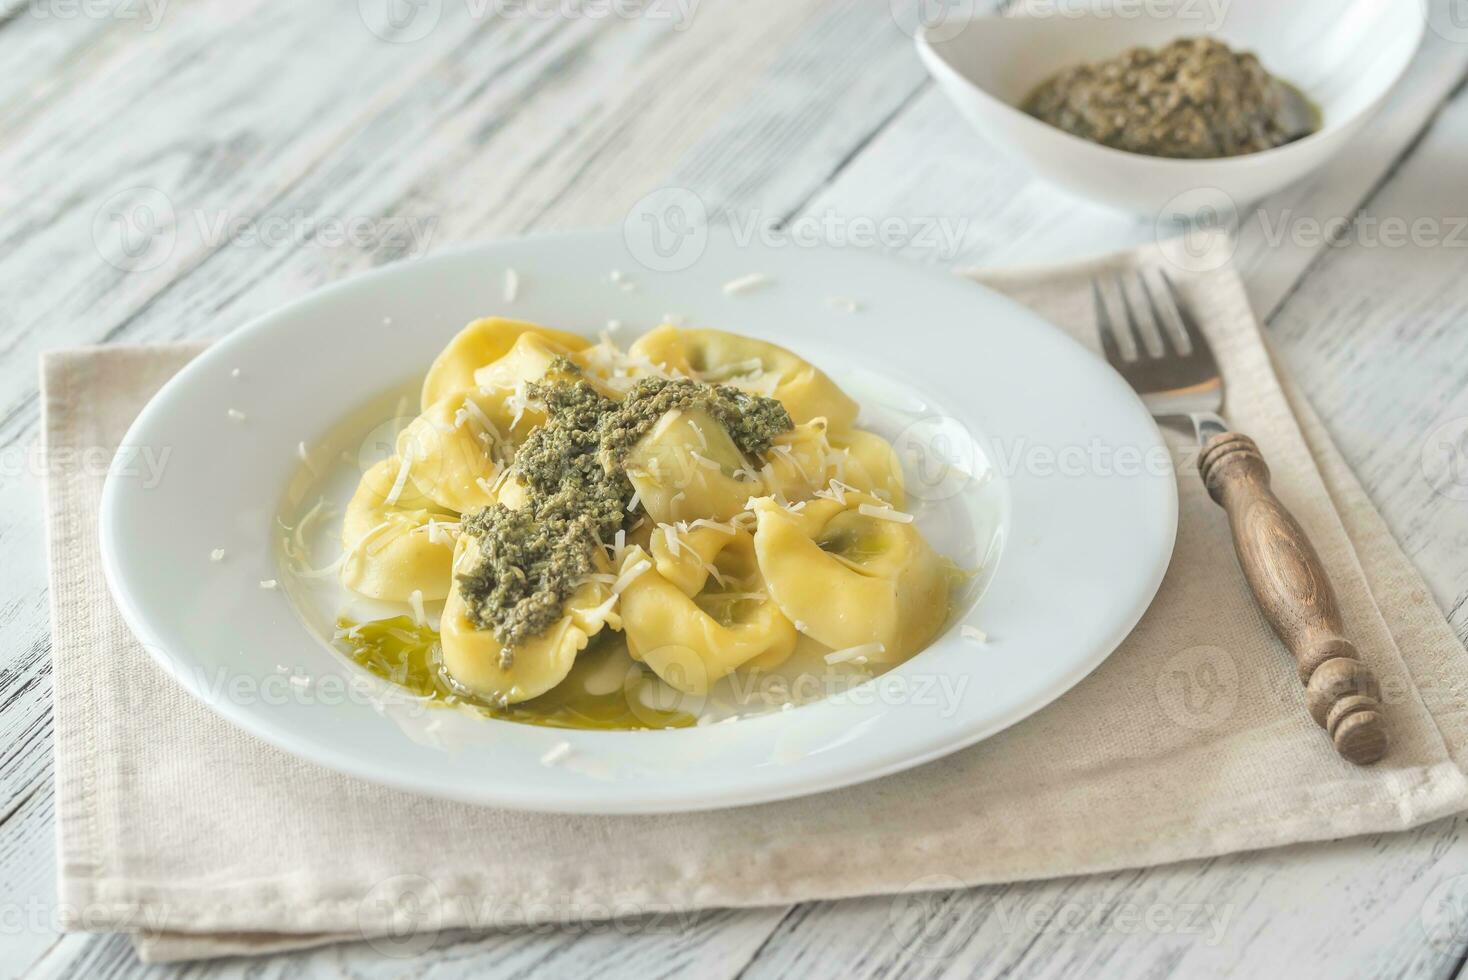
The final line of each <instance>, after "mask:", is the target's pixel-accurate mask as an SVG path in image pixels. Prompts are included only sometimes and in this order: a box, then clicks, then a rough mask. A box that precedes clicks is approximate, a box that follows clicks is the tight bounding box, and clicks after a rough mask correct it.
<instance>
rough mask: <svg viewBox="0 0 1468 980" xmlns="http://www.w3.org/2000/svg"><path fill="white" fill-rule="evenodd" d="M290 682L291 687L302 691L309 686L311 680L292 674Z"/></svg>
mask: <svg viewBox="0 0 1468 980" xmlns="http://www.w3.org/2000/svg"><path fill="white" fill-rule="evenodd" d="M290 682H291V685H292V686H294V687H298V688H300V689H301V690H303V691H304V690H306V689H307V688H309V687H310V686H311V678H309V677H302V676H301V675H300V674H292V675H291V677H290Z"/></svg>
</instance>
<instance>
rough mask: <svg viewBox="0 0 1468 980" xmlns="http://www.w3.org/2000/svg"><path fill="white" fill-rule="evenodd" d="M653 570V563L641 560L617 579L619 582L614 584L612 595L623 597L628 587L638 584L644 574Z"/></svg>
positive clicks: (644, 559)
mask: <svg viewBox="0 0 1468 980" xmlns="http://www.w3.org/2000/svg"><path fill="white" fill-rule="evenodd" d="M651 569H652V562H650V561H648V560H647V559H646V558H639V559H638V560H637V562H636V563H635V564H634V565H633V566H632V567H631V568H629V569H627V570H626V571H625V572H623V573H622V574H621V575H620V576H618V577H617V581H615V582H613V583H612V594H613V595H621V594H622V593H623V592H624V591H626V589H627V586H629V585H631V584H632V583H633V582H636V581H637V580H638V579H639V578H641V577H642V573H643V572H646V571H649V570H651Z"/></svg>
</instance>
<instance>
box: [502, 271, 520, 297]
mask: <svg viewBox="0 0 1468 980" xmlns="http://www.w3.org/2000/svg"><path fill="white" fill-rule="evenodd" d="M519 296H520V273H518V272H516V271H515V270H514V269H506V270H505V302H506V303H513V302H515V300H516V299H517V298H519Z"/></svg>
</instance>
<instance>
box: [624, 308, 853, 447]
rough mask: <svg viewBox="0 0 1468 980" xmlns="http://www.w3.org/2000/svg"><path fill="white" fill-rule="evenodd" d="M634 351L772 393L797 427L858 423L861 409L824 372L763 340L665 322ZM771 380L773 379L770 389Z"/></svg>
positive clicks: (694, 374) (838, 427)
mask: <svg viewBox="0 0 1468 980" xmlns="http://www.w3.org/2000/svg"><path fill="white" fill-rule="evenodd" d="M630 353H631V354H633V355H634V356H645V357H647V358H648V359H650V360H651V361H652V362H653V363H654V364H657V365H660V366H662V367H664V368H667V369H669V370H672V371H675V372H677V373H679V374H682V375H685V376H687V377H690V378H697V379H699V380H700V381H711V382H717V383H720V384H731V385H734V386H735V387H740V388H747V389H748V390H750V391H753V392H756V393H758V394H762V395H769V396H771V397H773V398H775V399H777V400H778V401H779V402H780V403H781V404H782V405H784V406H785V410H786V411H787V412H789V413H790V417H791V418H792V419H793V420H794V421H795V422H796V423H797V424H799V423H801V422H809V421H811V420H812V419H816V418H824V419H825V420H826V422H827V424H828V425H829V426H830V427H831V431H832V432H845V431H846V430H847V429H849V428H850V427H851V425H852V423H854V422H855V421H856V415H857V411H858V409H859V406H858V405H857V404H856V402H854V401H852V400H851V398H850V397H848V396H847V394H846V393H845V392H844V391H842V390H841V389H840V388H839V387H837V386H836V383H835V382H834V381H832V380H831V379H830V378H828V377H826V375H825V373H824V372H822V371H820V370H819V369H818V368H816V367H815V366H814V365H813V364H811V363H809V362H808V361H806V360H804V359H802V358H801V357H799V356H797V355H795V354H792V353H791V352H790V351H788V350H786V349H785V348H783V347H777V346H776V345H774V344H770V343H766V342H765V341H762V340H754V339H752V338H750V337H741V336H739V335H738V334H732V333H725V332H723V331H722V330H685V329H681V328H679V327H674V326H670V325H666V324H665V325H663V326H661V327H658V328H657V329H656V330H654V331H652V332H651V333H648V334H646V335H644V336H643V337H641V338H639V339H638V340H637V342H636V343H634V344H633V345H632V347H631V349H630ZM767 380H769V381H773V385H772V386H771V387H769V388H768V389H767V388H766V386H765V382H766V381H767Z"/></svg>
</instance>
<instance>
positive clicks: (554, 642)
mask: <svg viewBox="0 0 1468 980" xmlns="http://www.w3.org/2000/svg"><path fill="white" fill-rule="evenodd" d="M478 559H479V546H478V545H477V544H476V543H475V541H474V539H473V538H472V537H469V536H463V537H461V538H460V539H459V545H458V548H457V550H456V553H455V555H454V567H455V568H457V569H464V568H469V567H472V566H473V565H474V563H475V562H477V561H478ZM611 598H612V595H611V592H610V591H609V590H608V589H607V587H606V585H604V584H602V583H600V582H597V581H588V582H586V583H585V584H583V585H582V586H581V587H580V588H578V589H577V590H576V592H575V593H574V594H572V596H571V598H570V599H569V600H568V601H567V602H566V606H565V610H564V613H565V614H564V615H563V616H561V618H560V619H558V620H557V621H556V622H555V624H554V625H552V626H551V627H550V628H549V629H547V630H546V631H545V632H544V633H541V634H540V635H539V636H536V637H534V638H532V639H530V640H528V641H526V642H525V643H522V644H520V645H519V646H518V647H516V648H515V650H514V653H513V657H512V659H511V661H510V665H509V666H508V667H506V666H504V662H503V659H502V656H503V654H504V651H505V648H504V646H503V644H501V643H500V642H499V641H498V640H496V639H495V638H494V634H493V633H490V632H489V631H487V630H481V629H478V628H477V627H475V625H474V623H473V622H472V621H471V620H470V619H469V612H468V607H467V606H466V605H465V604H464V596H463V593H462V592H461V591H460V590H459V589H453V590H451V591H450V592H449V597H448V602H447V603H446V604H445V605H444V610H443V619H442V622H441V624H440V626H439V642H440V643H441V644H442V645H443V666H444V669H445V670H447V671H448V673H449V675H450V676H451V677H453V679H454V680H455V681H456V682H457V683H459V684H460V685H462V686H464V687H466V688H468V689H469V690H471V691H473V692H474V693H475V694H476V695H478V696H480V697H482V698H485V699H487V700H489V701H493V702H496V703H499V704H518V703H519V702H521V701H529V700H530V699H532V698H536V697H539V696H540V695H542V694H544V693H545V692H547V691H549V690H550V689H551V688H553V687H555V686H556V685H557V684H559V683H560V682H561V681H563V680H565V679H566V675H567V674H569V673H570V672H571V666H572V665H573V664H574V663H575V662H576V654H578V653H580V652H581V651H582V650H584V649H586V644H587V643H588V642H590V639H591V637H593V636H595V635H596V634H597V633H599V632H601V630H602V629H603V628H604V627H607V626H610V627H611V628H612V629H618V628H620V627H621V617H620V616H619V615H618V614H617V613H616V612H615V610H614V609H613V606H614V605H615V604H614V603H613V602H611Z"/></svg>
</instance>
